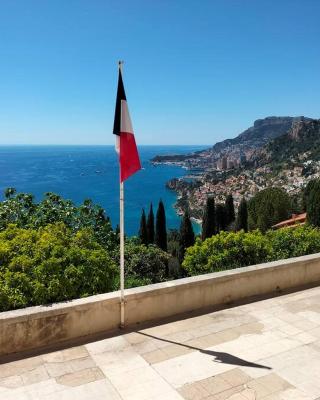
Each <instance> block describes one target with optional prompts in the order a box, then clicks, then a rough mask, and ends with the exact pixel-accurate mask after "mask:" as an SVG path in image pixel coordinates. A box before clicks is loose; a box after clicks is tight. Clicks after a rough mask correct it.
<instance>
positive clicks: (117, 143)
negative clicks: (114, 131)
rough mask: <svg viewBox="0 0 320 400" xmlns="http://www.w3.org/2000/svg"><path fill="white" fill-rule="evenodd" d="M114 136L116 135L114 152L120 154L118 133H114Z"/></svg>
mask: <svg viewBox="0 0 320 400" xmlns="http://www.w3.org/2000/svg"><path fill="white" fill-rule="evenodd" d="M115 136H116V145H115V148H116V152H117V153H118V154H120V135H115Z"/></svg>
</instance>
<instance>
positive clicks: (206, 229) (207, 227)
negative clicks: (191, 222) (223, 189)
mask: <svg viewBox="0 0 320 400" xmlns="http://www.w3.org/2000/svg"><path fill="white" fill-rule="evenodd" d="M215 233H216V209H215V205H214V198H213V197H208V198H207V203H206V207H205V209H204V213H203V217H202V235H201V237H202V240H205V239H207V238H210V237H211V236H213V235H214V234H215Z"/></svg>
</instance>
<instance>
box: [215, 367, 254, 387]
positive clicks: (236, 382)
mask: <svg viewBox="0 0 320 400" xmlns="http://www.w3.org/2000/svg"><path fill="white" fill-rule="evenodd" d="M218 376H219V377H220V378H222V379H223V380H224V381H226V382H227V383H229V384H230V385H231V386H232V387H235V386H240V385H243V384H245V383H247V382H249V381H251V380H252V378H251V377H250V376H249V375H248V374H246V373H245V372H243V371H241V369H240V368H234V369H231V370H230V371H227V372H224V373H223V374H220V375H218Z"/></svg>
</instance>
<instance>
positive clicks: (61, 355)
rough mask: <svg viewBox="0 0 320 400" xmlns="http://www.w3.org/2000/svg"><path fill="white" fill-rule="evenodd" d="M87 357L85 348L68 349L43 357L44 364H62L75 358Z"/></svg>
mask: <svg viewBox="0 0 320 400" xmlns="http://www.w3.org/2000/svg"><path fill="white" fill-rule="evenodd" d="M88 355H89V353H88V351H87V349H86V348H85V346H77V347H70V348H69V349H65V350H60V351H55V352H52V353H48V354H45V355H43V356H42V357H43V360H44V361H45V362H64V361H71V360H75V359H77V358H83V357H87V356H88Z"/></svg>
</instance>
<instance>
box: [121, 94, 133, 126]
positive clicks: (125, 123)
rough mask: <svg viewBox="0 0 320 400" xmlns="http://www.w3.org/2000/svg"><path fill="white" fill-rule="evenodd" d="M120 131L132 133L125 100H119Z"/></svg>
mask: <svg viewBox="0 0 320 400" xmlns="http://www.w3.org/2000/svg"><path fill="white" fill-rule="evenodd" d="M120 132H127V133H133V129H132V124H131V119H130V114H129V110H128V105H127V102H126V100H121V123H120Z"/></svg>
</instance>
